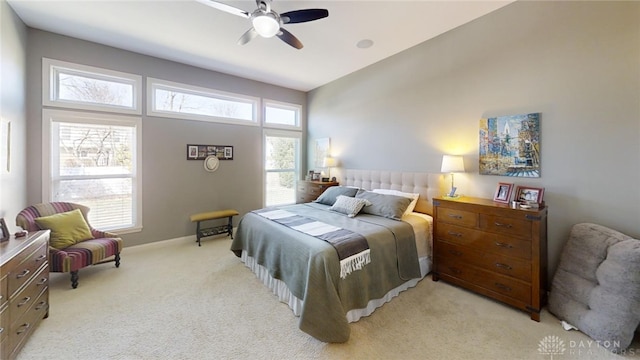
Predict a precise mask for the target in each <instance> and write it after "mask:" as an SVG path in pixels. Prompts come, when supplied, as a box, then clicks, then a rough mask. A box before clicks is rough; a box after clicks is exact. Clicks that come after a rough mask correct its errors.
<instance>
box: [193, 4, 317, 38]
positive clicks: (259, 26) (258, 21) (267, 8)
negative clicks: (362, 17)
mask: <svg viewBox="0 0 640 360" xmlns="http://www.w3.org/2000/svg"><path fill="white" fill-rule="evenodd" d="M196 1H198V2H200V3H202V4H205V5H207V6H211V7H212V8H215V9H218V10H222V11H224V12H228V13H230V14H233V15H237V16H240V17H243V18H245V19H250V20H251V23H252V25H253V26H252V27H251V29H249V30H247V32H245V33H244V34H243V35H242V36H241V37H240V39H238V44H240V45H244V44H246V43H248V42H249V41H251V40H252V39H253V38H255V37H256V36H258V35H260V36H262V37H265V38H270V37H273V36H277V37H279V38H280V40H282V41H284V42H286V43H287V44H289V45H291V46H293V47H294V48H296V49H302V46H303V45H302V43H301V42H300V40H298V38H296V37H295V36H293V34H291V33H290V32H288V31H287V30H285V29H284V28H283V27H282V25H283V24H297V23H302V22H307V21H313V20H318V19H322V18H325V17H327V16H329V11H328V10H326V9H303V10H294V11H288V12H285V13H282V14H278V13H277V12H275V11H273V10H271V0H256V5H257V6H258V8H257V9H256V10H254V11H253V12H248V11H244V10H241V9H238V8H236V7H233V6H230V5H227V4H224V3H221V2H218V1H215V0H196Z"/></svg>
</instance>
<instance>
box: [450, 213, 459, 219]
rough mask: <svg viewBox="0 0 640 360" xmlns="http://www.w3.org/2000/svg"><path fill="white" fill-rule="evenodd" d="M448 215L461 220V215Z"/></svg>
mask: <svg viewBox="0 0 640 360" xmlns="http://www.w3.org/2000/svg"><path fill="white" fill-rule="evenodd" d="M449 217H450V218H453V219H456V220H462V215H456V214H449Z"/></svg>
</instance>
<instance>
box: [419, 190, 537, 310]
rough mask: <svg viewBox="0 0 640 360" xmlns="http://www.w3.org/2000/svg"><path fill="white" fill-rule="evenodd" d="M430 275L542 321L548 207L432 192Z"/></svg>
mask: <svg viewBox="0 0 640 360" xmlns="http://www.w3.org/2000/svg"><path fill="white" fill-rule="evenodd" d="M433 209H434V244H433V250H434V256H433V275H432V279H433V280H434V281H438V280H440V279H442V280H445V281H447V282H450V283H452V284H455V285H458V286H461V287H464V288H466V289H469V290H472V291H474V292H477V293H479V294H482V295H485V296H488V297H491V298H493V299H496V300H499V301H502V302H504V303H507V304H509V305H512V306H514V307H517V308H519V309H521V310H524V311H526V312H528V313H530V315H531V319H532V320H536V321H540V310H541V309H542V307H543V306H544V304H545V302H546V292H547V208H546V207H542V208H540V209H535V210H531V209H527V210H524V209H512V208H510V207H509V206H508V205H506V204H500V203H496V202H494V201H492V200H490V199H479V198H470V197H461V198H458V199H445V198H434V199H433Z"/></svg>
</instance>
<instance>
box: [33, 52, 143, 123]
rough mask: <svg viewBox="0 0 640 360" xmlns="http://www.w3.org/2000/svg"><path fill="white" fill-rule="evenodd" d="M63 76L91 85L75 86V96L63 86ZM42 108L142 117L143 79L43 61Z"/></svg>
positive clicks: (137, 76) (89, 67)
mask: <svg viewBox="0 0 640 360" xmlns="http://www.w3.org/2000/svg"><path fill="white" fill-rule="evenodd" d="M63 76H66V80H68V81H74V80H77V81H78V82H82V81H84V84H90V85H88V86H84V87H83V86H75V88H77V89H78V90H77V91H76V93H75V94H74V93H73V92H69V91H68V89H70V88H72V87H73V86H65V84H63V82H64V81H65V79H63ZM67 85H69V84H67ZM90 86H93V88H91V87H90ZM87 93H89V94H90V95H87ZM96 93H100V94H101V95H104V96H98V95H96ZM83 97H84V99H83ZM42 104H43V105H44V106H51V107H58V108H69V109H80V110H90V111H106V112H115V113H121V114H134V115H141V114H142V76H140V75H135V74H129V73H124V72H120V71H114V70H108V69H102V68H97V67H93V66H87V65H80V64H74V63H70V62H65V61H60V60H54V59H48V58H42Z"/></svg>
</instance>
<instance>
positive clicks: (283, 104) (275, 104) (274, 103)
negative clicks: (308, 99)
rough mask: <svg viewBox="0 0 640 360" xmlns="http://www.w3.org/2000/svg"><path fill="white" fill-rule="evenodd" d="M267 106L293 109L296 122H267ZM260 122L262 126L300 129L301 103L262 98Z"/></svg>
mask: <svg viewBox="0 0 640 360" xmlns="http://www.w3.org/2000/svg"><path fill="white" fill-rule="evenodd" d="M267 107H272V108H277V109H282V110H293V111H294V112H295V114H296V115H295V116H296V124H295V125H286V124H275V123H269V122H267ZM262 119H263V120H262V122H263V126H264V127H268V128H274V129H287V130H299V131H301V130H302V105H300V104H293V103H287V102H283V101H277V100H270V99H263V100H262Z"/></svg>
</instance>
